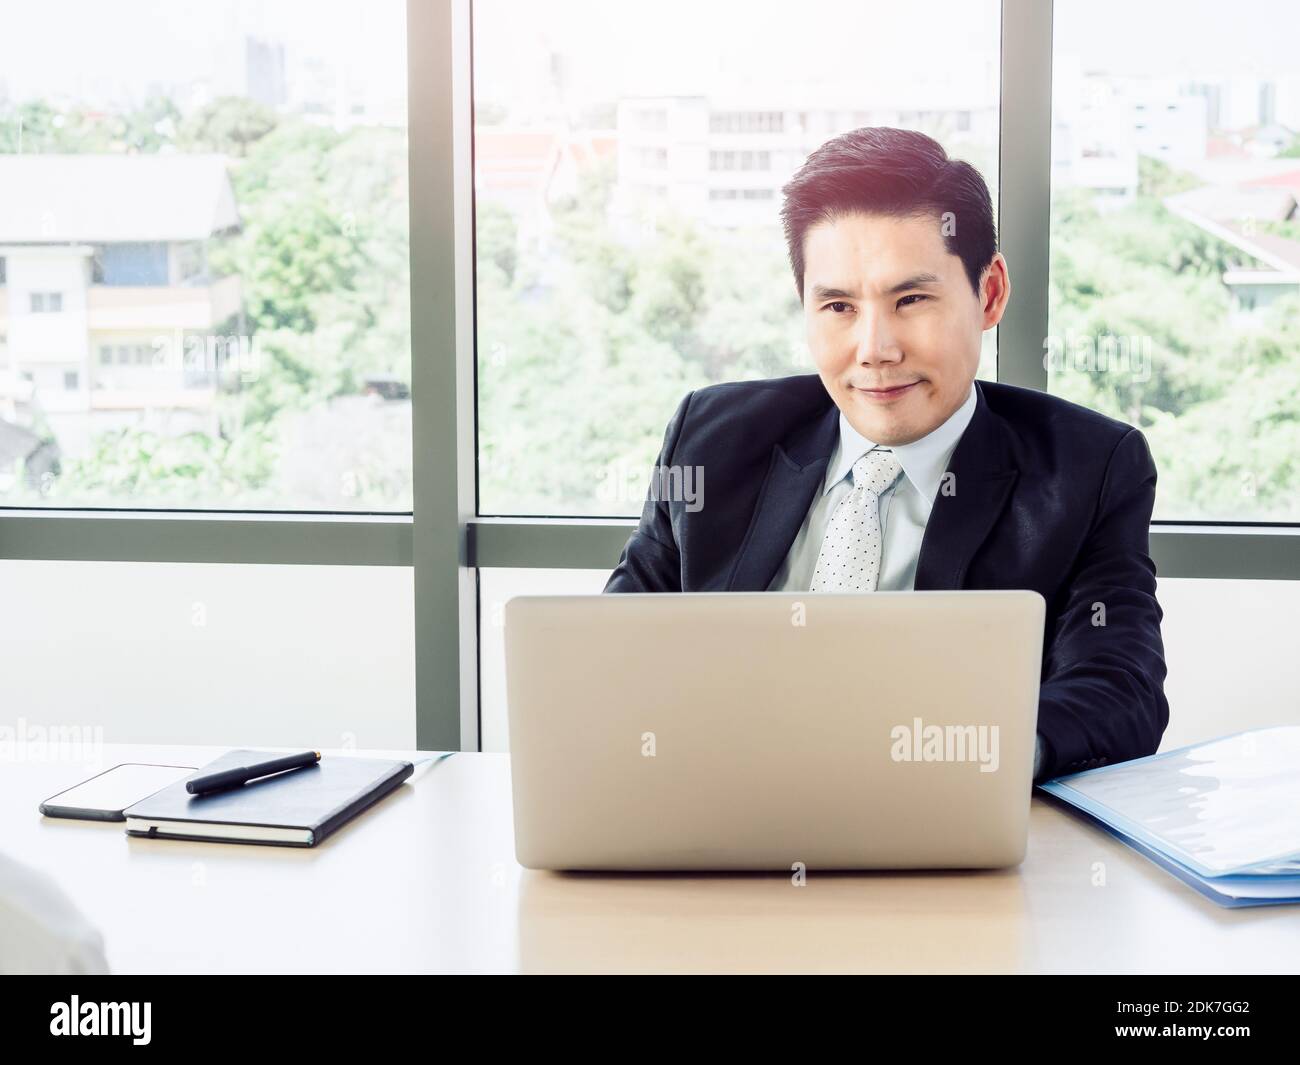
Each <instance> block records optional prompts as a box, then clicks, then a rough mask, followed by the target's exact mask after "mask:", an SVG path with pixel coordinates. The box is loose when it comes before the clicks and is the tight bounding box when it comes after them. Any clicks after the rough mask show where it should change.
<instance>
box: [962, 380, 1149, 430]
mask: <svg viewBox="0 0 1300 1065" xmlns="http://www.w3.org/2000/svg"><path fill="white" fill-rule="evenodd" d="M978 387H979V389H980V391H981V392H982V393H983V395H984V399H985V401H986V402H987V403H988V408H989V412H990V413H991V414H993V415H994V416H996V417H997V418H1000V419H1001V420H1002V421H1003V422H1004V423H1005V424H1006V425H1007V426H1008V427H1009V428H1010V429H1011V430H1012V431H1013V432H1014V433H1015V434H1016V436H1018V437H1019V438H1020V439H1021V441H1022V442H1023V443H1025V444H1026V445H1030V446H1033V445H1049V444H1052V443H1059V442H1062V441H1066V442H1077V441H1079V440H1081V439H1082V440H1088V441H1091V442H1092V443H1093V444H1101V443H1106V442H1109V443H1112V444H1118V443H1119V441H1120V440H1122V439H1123V438H1124V437H1126V436H1127V435H1128V434H1129V433H1131V432H1133V430H1134V427H1133V426H1132V425H1129V424H1128V423H1127V422H1122V421H1120V420H1119V419H1118V418H1112V417H1110V416H1109V415H1107V414H1102V413H1101V412H1100V411H1096V410H1093V409H1092V408H1091V407H1085V406H1083V405H1082V404H1079V403H1074V402H1072V401H1071V400H1068V399H1062V398H1061V397H1060V396H1053V395H1051V394H1050V393H1047V392H1041V391H1039V390H1038V389H1035V388H1023V387H1021V386H1020V385H1009V384H1003V383H1000V382H995V381H979V382H978Z"/></svg>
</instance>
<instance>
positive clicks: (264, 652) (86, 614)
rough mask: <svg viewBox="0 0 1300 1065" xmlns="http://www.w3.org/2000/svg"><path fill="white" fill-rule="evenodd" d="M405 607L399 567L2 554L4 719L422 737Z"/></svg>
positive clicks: (165, 736) (236, 740)
mask: <svg viewBox="0 0 1300 1065" xmlns="http://www.w3.org/2000/svg"><path fill="white" fill-rule="evenodd" d="M412 611H413V580H412V571H411V570H410V569H403V568H392V567H379V566H356V567H344V566H235V565H175V564H170V563H167V564H160V563H149V564H142V563H124V562H13V561H0V724H5V725H10V726H12V725H13V724H14V723H15V722H16V721H17V720H18V719H20V718H21V719H24V720H25V721H26V722H28V723H31V724H43V725H63V726H80V727H94V726H102V727H103V728H104V735H103V739H104V741H105V742H109V743H112V742H133V741H152V742H159V743H214V744H230V745H239V744H251V745H262V746H273V745H281V744H283V745H286V746H301V747H309V746H326V747H340V746H349V745H352V744H355V746H357V747H397V748H410V747H414V745H415V666H414V647H415V642H414V636H413V632H412V618H413V613H412Z"/></svg>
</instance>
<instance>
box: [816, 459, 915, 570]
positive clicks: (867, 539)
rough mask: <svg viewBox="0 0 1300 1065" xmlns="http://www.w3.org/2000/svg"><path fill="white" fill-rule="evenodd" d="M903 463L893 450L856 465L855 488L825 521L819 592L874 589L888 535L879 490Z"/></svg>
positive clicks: (886, 484) (818, 568)
mask: <svg viewBox="0 0 1300 1065" xmlns="http://www.w3.org/2000/svg"><path fill="white" fill-rule="evenodd" d="M902 469H903V468H902V466H900V465H899V464H898V459H896V458H895V457H894V453H893V452H892V451H886V450H872V451H868V452H867V453H866V454H865V455H863V456H862V457H861V458H860V459H858V461H857V462H855V463H854V464H853V490H852V491H851V492H849V494H848V495H846V496H845V497H844V498H843V499H841V500H840V504H839V506H837V507H836V508H835V513H834V514H832V515H831V520H830V522H829V523H828V524H827V526H826V535H825V536H824V537H823V538H822V546H821V551H819V552H818V554H817V565H816V567H815V568H814V569H813V577H812V588H811V591H814V592H874V591H875V590H876V582H877V581H878V580H879V579H880V555H881V550H882V548H883V546H884V543H883V541H884V536H883V534H882V532H881V528H880V493H881V492H883V491H885V489H887V488H888V487H889V486H890V485H891V484H893V483H894V481H895V480H896V479H897V478H898V475H899V473H901V472H902Z"/></svg>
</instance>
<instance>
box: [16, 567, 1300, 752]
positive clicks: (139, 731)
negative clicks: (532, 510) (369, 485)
mask: <svg viewBox="0 0 1300 1065" xmlns="http://www.w3.org/2000/svg"><path fill="white" fill-rule="evenodd" d="M605 576H607V574H604V573H602V572H600V571H550V572H546V571H531V570H492V571H485V572H484V574H483V575H482V599H483V602H484V604H485V608H484V612H483V613H484V623H483V625H482V626H481V629H480V635H481V650H482V656H483V658H482V663H483V665H482V672H483V681H482V683H483V734H484V746H485V748H487V749H492V750H502V749H504V748H505V745H506V729H505V689H504V684H503V683H502V671H503V669H504V655H503V648H502V644H501V628H500V626H499V625H497V624H494V623H493V617H494V614H495V613H496V612H495V611H494V609H493V604H495V603H498V602H501V601H504V599H505V598H508V597H509V596H510V595H515V594H521V593H525V592H528V593H534V594H535V593H541V592H545V593H560V592H566V591H567V592H577V591H592V592H594V591H599V589H600V587H602V586H603V584H604V577H605ZM1159 596H1160V602H1161V605H1162V606H1163V607H1164V610H1165V621H1164V634H1165V645H1166V651H1167V658H1168V663H1169V679H1168V682H1167V684H1166V692H1167V694H1168V697H1169V703H1170V707H1171V719H1170V724H1169V729H1168V731H1167V732H1166V733H1165V742H1164V747H1166V748H1168V747H1175V746H1180V745H1182V744H1185V743H1191V742H1194V741H1196V740H1199V739H1203V738H1207V737H1210V736H1214V735H1221V734H1225V733H1230V732H1235V731H1239V730H1240V729H1244V728H1252V727H1256V726H1261V725H1269V724H1279V723H1297V722H1300V655H1298V654H1296V652H1295V638H1294V633H1295V619H1296V618H1297V617H1300V581H1199V580H1185V579H1165V580H1162V581H1161V582H1160V588H1159ZM412 603H413V591H412V577H411V571H410V570H408V569H396V568H388V567H340V566H226V565H171V564H137V563H100V562H8V561H0V724H5V725H12V724H14V723H15V722H16V721H17V720H18V719H19V718H22V719H24V720H25V721H27V722H29V723H32V724H46V725H82V726H94V725H101V726H102V727H103V728H104V739H105V740H106V741H108V742H113V741H122V742H130V741H144V740H148V741H153V742H168V743H215V744H245V743H246V744H256V745H268V746H270V745H281V744H283V745H289V746H297V745H302V746H308V745H323V746H340V745H346V744H349V743H355V745H356V746H358V747H398V748H409V747H412V746H414V743H415V666H414V651H415V643H414V636H413V632H412V620H411V619H412Z"/></svg>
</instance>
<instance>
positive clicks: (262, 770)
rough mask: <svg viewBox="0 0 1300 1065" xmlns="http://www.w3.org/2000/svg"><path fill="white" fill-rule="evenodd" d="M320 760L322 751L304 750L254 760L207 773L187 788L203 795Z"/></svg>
mask: <svg viewBox="0 0 1300 1065" xmlns="http://www.w3.org/2000/svg"><path fill="white" fill-rule="evenodd" d="M319 761H320V751H303V752H302V754H288V755H284V756H282V757H280V758H273V759H271V761H269V762H254V763H253V764H252V765H241V766H236V767H235V768H234V769H223V770H221V771H220V772H217V773H205V774H204V775H203V776H200V777H193V778H191V779H190V780H187V781H186V782H185V790H186V791H188V792H189V793H190V794H191V795H201V794H203V793H204V792H208V791H218V790H220V789H221V788H231V787H234V786H235V785H236V784H247V783H248V782H249V781H250V780H256V779H257V778H258V777H264V776H266V775H268V774H270V773H279V772H281V771H283V770H285V769H302V768H303V767H304V766H309V765H315V764H316V763H317V762H319Z"/></svg>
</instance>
